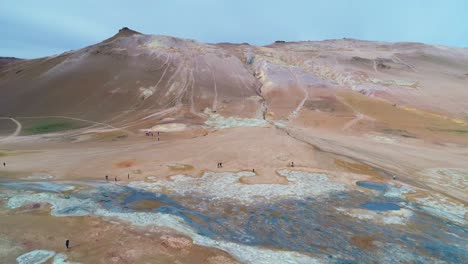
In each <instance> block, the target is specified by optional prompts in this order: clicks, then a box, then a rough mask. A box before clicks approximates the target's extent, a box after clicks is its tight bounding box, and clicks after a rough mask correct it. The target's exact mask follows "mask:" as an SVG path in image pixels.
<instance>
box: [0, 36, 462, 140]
mask: <svg viewBox="0 0 468 264" xmlns="http://www.w3.org/2000/svg"><path fill="white" fill-rule="evenodd" d="M467 83H468V51H467V50H466V49H459V48H448V47H440V46H429V45H424V44H419V43H382V42H370V41H359V40H353V39H342V40H327V41H320V42H311V41H309V42H291V43H282V42H277V43H274V44H272V45H269V46H265V47H257V46H250V45H248V44H227V43H222V44H204V43H199V42H196V41H193V40H186V39H179V38H174V37H168V36H159V35H144V34H141V33H139V32H136V31H133V30H130V29H128V28H123V29H121V30H120V31H119V33H117V34H116V35H115V36H113V37H111V38H109V39H107V40H105V41H103V42H101V43H98V44H96V45H92V46H89V47H86V48H83V49H80V50H77V51H72V52H67V53H63V54H60V55H57V56H51V57H46V58H40V59H34V60H23V61H18V62H16V63H11V64H7V65H5V66H3V67H2V68H0V91H1V93H2V96H1V97H0V114H1V115H14V116H58V115H60V116H68V117H74V118H83V119H87V120H92V121H95V122H106V123H110V124H113V125H115V126H121V127H122V126H125V127H130V128H131V127H135V128H138V127H141V126H148V123H149V124H150V125H153V124H156V123H158V122H160V121H161V120H162V119H163V118H167V117H172V118H178V119H183V120H185V122H192V123H202V122H203V121H204V120H205V119H206V118H207V115H206V112H205V109H210V110H211V111H216V112H217V113H220V114H222V115H226V116H231V115H235V116H241V117H256V118H260V119H262V118H266V119H269V120H283V121H286V122H294V123H296V124H298V125H305V126H326V127H333V128H335V129H338V130H352V129H356V130H359V128H360V127H361V128H362V129H367V128H369V126H372V129H376V127H377V128H378V129H400V130H403V129H405V128H408V127H409V129H410V130H414V132H418V133H421V131H422V130H424V132H425V133H426V132H427V131H426V130H428V129H427V128H428V127H429V128H431V129H432V132H431V131H429V132H428V133H433V132H434V130H437V129H454V130H457V129H458V130H460V129H462V128H460V126H461V127H464V124H465V122H466V120H465V119H464V118H466V113H467V112H468V101H467V100H466V96H467V95H468V91H467V86H466V84H467ZM390 106H391V107H390ZM392 107H393V108H392ZM402 115H403V116H408V118H407V120H406V121H405V122H403V123H401V122H400V123H399V121H398V119H399V118H400V117H401V116H402ZM418 122H419V123H421V122H422V123H421V124H419V123H418ZM370 124H371V125H370Z"/></svg>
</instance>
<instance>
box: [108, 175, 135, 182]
mask: <svg viewBox="0 0 468 264" xmlns="http://www.w3.org/2000/svg"><path fill="white" fill-rule="evenodd" d="M127 179H130V173H128V174H127ZM106 181H109V175H106ZM114 181H118V179H117V176H115V177H114Z"/></svg>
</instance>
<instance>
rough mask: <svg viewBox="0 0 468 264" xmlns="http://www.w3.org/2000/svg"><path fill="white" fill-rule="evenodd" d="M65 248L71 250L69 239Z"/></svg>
mask: <svg viewBox="0 0 468 264" xmlns="http://www.w3.org/2000/svg"><path fill="white" fill-rule="evenodd" d="M65 246H66V247H67V249H68V248H70V240H68V239H67V241H65Z"/></svg>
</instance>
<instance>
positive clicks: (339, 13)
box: [0, 0, 468, 58]
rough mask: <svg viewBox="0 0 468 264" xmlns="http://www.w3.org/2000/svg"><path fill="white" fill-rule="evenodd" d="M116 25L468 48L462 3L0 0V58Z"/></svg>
mask: <svg viewBox="0 0 468 264" xmlns="http://www.w3.org/2000/svg"><path fill="white" fill-rule="evenodd" d="M122 27H129V28H131V29H134V30H136V31H139V32H142V33H145V34H160V35H170V36H175V37H182V38H189V39H195V40H198V41H201V42H209V43H217V42H233V43H242V42H247V43H250V44H253V45H267V44H269V43H272V42H274V41H275V40H285V41H298V40H324V39H338V38H344V37H346V38H356V39H364V40H378V41H390V42H399V41H412V42H424V43H428V44H439V45H446V46H456V47H468V1H465V0H390V1H388V0H386V1H381V0H322V1H319V0H284V1H283V0H224V1H223V0H196V1H189V0H185V1H184V0H164V1H162V0H161V1H160V0H153V1H149V0H148V1H143V0H132V1H119V0H112V1H111V0H98V1H90V0H42V1H36V0H34V1H33V0H1V1H0V36H2V38H1V40H0V56H3V57H19V58H37V57H44V56H49V55H53V54H59V53H62V52H65V51H69V50H75V49H79V48H82V47H85V46H88V45H92V44H95V43H97V42H100V41H102V40H104V39H106V38H108V37H111V36H112V35H114V34H116V33H117V31H118V30H119V29H120V28H122Z"/></svg>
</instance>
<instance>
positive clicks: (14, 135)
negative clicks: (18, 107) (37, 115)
mask: <svg viewBox="0 0 468 264" xmlns="http://www.w3.org/2000/svg"><path fill="white" fill-rule="evenodd" d="M0 119H10V120H11V121H13V122H14V123H15V124H16V130H15V132H13V133H12V134H11V135H9V136H6V137H4V138H0V141H2V140H7V139H9V138H12V137H16V136H18V135H19V133H21V129H22V127H23V126H22V125H21V123H20V122H19V121H18V120H16V119H14V118H13V117H0Z"/></svg>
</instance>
